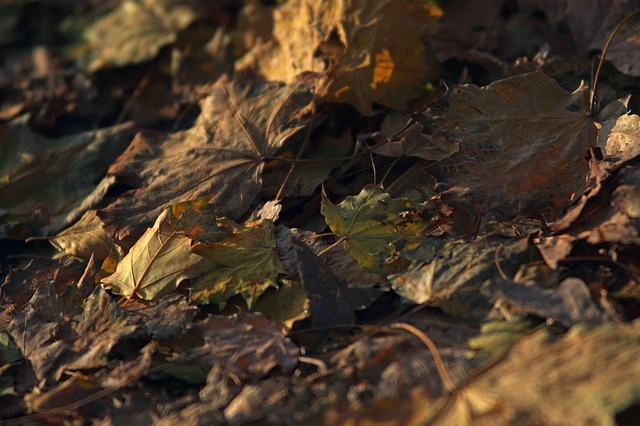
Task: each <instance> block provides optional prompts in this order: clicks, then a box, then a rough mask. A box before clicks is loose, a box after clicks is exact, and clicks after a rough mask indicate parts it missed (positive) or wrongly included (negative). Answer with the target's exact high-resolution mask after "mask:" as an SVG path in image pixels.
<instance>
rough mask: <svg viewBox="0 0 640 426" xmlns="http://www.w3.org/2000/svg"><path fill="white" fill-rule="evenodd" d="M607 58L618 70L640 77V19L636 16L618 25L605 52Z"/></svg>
mask: <svg viewBox="0 0 640 426" xmlns="http://www.w3.org/2000/svg"><path fill="white" fill-rule="evenodd" d="M635 7H637V5H636V6H635ZM607 60H608V61H609V62H611V64H612V65H613V66H614V67H616V68H617V69H618V70H619V71H620V72H623V73H625V74H627V75H630V76H633V77H640V21H639V20H638V19H637V18H636V19H635V20H630V21H627V22H625V24H624V25H623V26H622V27H620V30H619V31H618V33H617V34H616V36H615V37H614V39H613V41H612V43H611V46H610V47H609V51H608V52H607Z"/></svg>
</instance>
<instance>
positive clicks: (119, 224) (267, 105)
mask: <svg viewBox="0 0 640 426" xmlns="http://www.w3.org/2000/svg"><path fill="white" fill-rule="evenodd" d="M311 99H312V97H311V93H310V92H309V91H307V90H306V89H304V88H302V87H299V86H295V87H294V86H291V87H290V86H284V85H282V84H279V83H265V84H259V85H257V86H251V85H243V84H241V83H230V84H227V83H225V82H223V81H219V82H218V83H217V84H216V85H215V86H214V87H213V88H212V90H211V93H210V94H209V96H208V97H207V98H205V99H204V101H203V103H202V113H201V114H200V116H199V117H198V120H197V122H196V124H195V126H194V127H193V128H192V129H190V130H187V131H183V132H177V133H174V134H171V135H168V136H162V137H151V136H148V135H146V134H138V136H137V137H136V139H135V140H134V141H133V143H132V145H131V146H130V147H129V149H128V151H127V152H126V153H125V154H123V155H122V156H121V157H120V158H119V159H118V161H117V162H116V163H115V164H114V165H112V167H111V168H110V170H109V172H110V173H112V174H115V175H116V176H119V177H120V178H121V179H122V180H123V181H124V182H126V183H128V184H130V185H131V186H133V187H135V188H137V189H135V190H131V191H128V192H127V193H125V194H124V195H122V196H121V197H120V198H119V199H118V200H117V201H116V202H115V203H113V204H111V205H110V206H108V207H107V208H105V209H103V210H100V211H99V212H98V216H100V218H101V219H102V220H103V222H105V229H106V230H107V232H108V233H110V234H113V235H115V236H116V237H118V238H119V239H122V238H123V237H125V236H127V235H131V234H134V235H135V234H139V233H140V230H141V228H143V227H144V226H146V225H147V224H148V223H149V222H150V221H152V220H153V219H155V218H156V217H157V215H159V214H160V212H161V211H162V209H164V208H165V207H167V206H169V205H171V204H173V203H176V202H180V201H187V200H190V199H194V198H197V197H202V196H204V195H207V194H217V195H216V197H215V198H214V199H213V200H212V201H211V202H212V203H213V204H214V205H215V206H216V207H217V209H218V210H217V213H218V215H220V216H226V217H229V218H230V219H235V218H237V217H239V216H240V215H241V214H242V213H244V212H245V211H246V210H247V209H248V208H249V207H250V206H251V204H252V203H253V201H254V199H255V197H256V196H257V195H258V193H259V191H260V189H261V187H262V172H263V167H264V162H265V161H267V158H269V157H274V156H277V155H278V153H279V151H280V150H281V149H282V148H283V146H284V145H285V143H286V142H287V141H288V140H289V138H291V137H292V136H293V135H294V134H296V133H297V132H299V131H300V130H302V129H303V127H304V124H305V120H303V119H301V118H299V117H296V116H295V113H297V112H298V111H299V110H300V109H302V108H304V107H305V106H307V105H308V104H309V103H310V102H311Z"/></svg>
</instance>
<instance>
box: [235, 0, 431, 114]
mask: <svg viewBox="0 0 640 426" xmlns="http://www.w3.org/2000/svg"><path fill="white" fill-rule="evenodd" d="M441 14H442V11H441V10H440V9H439V8H438V7H437V6H436V5H435V2H431V1H428V2H415V1H410V0H401V1H389V0H383V1H380V0H331V1H330V2H305V1H303V0H295V1H289V2H287V3H286V4H284V5H281V6H279V7H278V8H276V10H275V11H274V29H273V34H274V38H275V41H272V42H270V43H265V44H261V45H258V49H259V52H258V53H256V52H253V55H254V57H253V58H251V59H250V60H247V59H245V62H246V64H252V65H253V66H254V67H256V68H257V69H258V70H259V71H260V72H261V73H262V74H263V75H264V76H265V77H266V78H267V79H268V80H284V81H292V80H293V78H294V77H295V75H297V74H299V73H301V72H303V71H313V72H322V71H324V70H325V63H324V62H323V59H324V60H327V61H328V62H330V63H332V65H331V66H330V67H329V71H328V72H329V80H328V81H329V83H328V86H327V87H326V90H325V91H323V93H322V95H323V99H324V100H325V101H330V102H345V103H349V104H351V105H352V106H354V107H355V108H356V109H357V110H358V111H360V112H361V113H363V114H365V115H371V114H372V113H373V108H372V103H373V102H377V103H380V104H382V105H385V106H387V107H391V108H394V109H399V110H406V109H407V108H408V102H409V101H410V100H413V99H416V98H418V97H420V96H423V95H424V94H425V93H426V86H427V84H428V83H431V82H433V81H434V80H435V79H437V78H438V76H439V73H440V68H439V65H438V63H437V61H436V60H435V58H434V57H433V54H432V52H431V50H430V48H429V45H428V44H427V43H426V42H425V41H424V40H423V39H422V34H423V33H425V32H427V31H429V29H430V28H431V27H432V26H433V23H434V22H435V20H436V18H438V17H439V16H440V15H441ZM250 53H252V52H250Z"/></svg>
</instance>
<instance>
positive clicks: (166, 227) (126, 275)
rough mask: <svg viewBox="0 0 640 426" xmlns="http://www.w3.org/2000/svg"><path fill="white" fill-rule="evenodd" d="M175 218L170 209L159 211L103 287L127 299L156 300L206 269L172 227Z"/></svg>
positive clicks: (205, 263)
mask: <svg viewBox="0 0 640 426" xmlns="http://www.w3.org/2000/svg"><path fill="white" fill-rule="evenodd" d="M174 219H176V217H175V216H173V212H172V209H171V208H170V207H169V208H167V209H166V210H165V211H164V212H162V214H161V215H160V216H159V217H158V219H157V220H156V223H155V224H154V225H153V227H152V228H149V229H148V230H147V232H145V233H144V234H143V235H142V237H140V239H139V240H138V241H137V242H136V243H135V244H134V245H133V247H131V250H130V251H129V253H127V255H126V256H125V257H124V258H122V260H121V261H120V262H119V263H118V267H117V269H116V272H115V273H113V274H111V275H109V276H108V277H106V278H103V279H102V285H103V286H104V287H105V288H108V289H111V290H113V291H114V292H116V293H117V294H121V295H123V296H124V297H126V298H128V299H131V298H132V297H134V296H137V297H139V298H141V299H145V300H155V299H158V298H159V297H160V296H162V295H164V294H167V293H170V292H172V291H173V290H175V289H176V288H178V285H179V284H180V282H181V281H182V280H185V279H187V278H193V277H195V276H198V275H201V274H202V273H203V272H204V271H206V270H207V269H209V268H210V265H208V264H207V262H206V260H205V259H203V258H202V257H200V256H198V255H195V254H193V253H191V251H190V247H191V239H190V238H188V237H186V236H184V235H182V234H179V233H178V232H176V231H175V229H174V228H173V227H172V226H171V221H172V220H174Z"/></svg>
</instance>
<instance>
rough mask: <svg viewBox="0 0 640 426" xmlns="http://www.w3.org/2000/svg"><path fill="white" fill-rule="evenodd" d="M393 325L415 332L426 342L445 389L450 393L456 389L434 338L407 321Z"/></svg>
mask: <svg viewBox="0 0 640 426" xmlns="http://www.w3.org/2000/svg"><path fill="white" fill-rule="evenodd" d="M391 327H393V328H400V329H402V330H405V331H408V332H409V333H411V334H413V335H414V336H416V337H417V338H418V339H420V340H421V341H422V343H424V344H425V346H426V347H427V349H429V352H431V356H432V357H433V361H434V363H435V365H436V370H438V375H439V376H440V379H441V380H442V384H443V385H444V388H445V390H446V391H447V392H448V393H453V392H454V391H455V390H456V385H455V383H454V382H453V380H452V379H451V376H450V375H449V371H448V370H447V367H446V366H445V365H444V362H443V361H442V357H441V356H440V352H439V351H438V348H437V347H436V344H435V343H433V340H431V339H430V338H429V336H427V335H426V334H425V333H424V332H423V331H422V330H420V329H418V328H417V327H415V326H413V325H411V324H407V323H406V322H397V323H394V324H391Z"/></svg>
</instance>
